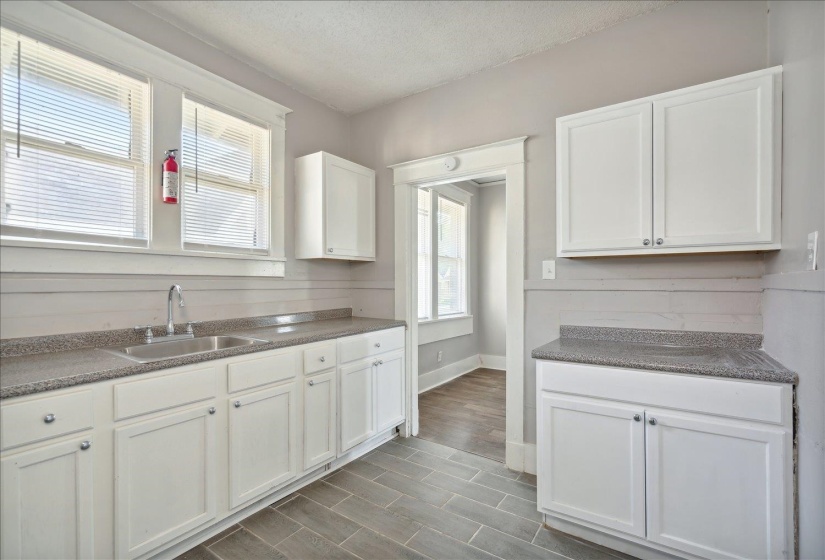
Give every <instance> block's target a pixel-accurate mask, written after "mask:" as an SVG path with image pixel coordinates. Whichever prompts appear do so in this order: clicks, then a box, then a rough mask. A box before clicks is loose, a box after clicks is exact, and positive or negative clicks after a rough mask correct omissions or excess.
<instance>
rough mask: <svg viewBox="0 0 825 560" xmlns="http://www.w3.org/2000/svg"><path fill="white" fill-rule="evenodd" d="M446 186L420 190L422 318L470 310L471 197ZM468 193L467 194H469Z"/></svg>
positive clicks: (419, 275) (419, 225)
mask: <svg viewBox="0 0 825 560" xmlns="http://www.w3.org/2000/svg"><path fill="white" fill-rule="evenodd" d="M462 193H464V191H461V190H460V189H457V188H456V187H452V186H451V185H445V186H442V187H433V188H432V189H420V190H419V192H418V318H419V320H421V321H427V320H437V319H446V318H451V317H459V316H464V315H467V313H468V307H469V306H468V303H467V302H468V290H467V230H468V222H467V219H468V212H467V210H468V201H467V200H468V198H469V196H467V199H465V200H464V201H459V200H457V199H458V198H464V197H463V196H461V194H462ZM465 194H466V193H465Z"/></svg>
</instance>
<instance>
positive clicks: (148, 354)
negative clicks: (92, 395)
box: [101, 335, 269, 364]
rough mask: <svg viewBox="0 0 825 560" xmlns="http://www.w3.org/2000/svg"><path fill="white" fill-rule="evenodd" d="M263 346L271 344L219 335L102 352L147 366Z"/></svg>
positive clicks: (110, 349)
mask: <svg viewBox="0 0 825 560" xmlns="http://www.w3.org/2000/svg"><path fill="white" fill-rule="evenodd" d="M261 344H269V341H268V340H261V339H259V338H247V337H243V336H229V335H219V336H202V337H199V338H187V339H184V340H170V341H168V342H153V343H151V344H133V345H130V346H115V347H113V348H101V350H105V351H106V352H110V353H112V354H115V355H116V356H120V357H122V358H128V359H130V360H133V361H135V362H139V363H141V364H145V363H149V362H157V361H159V360H168V359H170V358H181V357H184V356H191V355H194V354H203V353H204V352H214V351H216V350H226V349H228V348H238V347H243V346H259V345H261Z"/></svg>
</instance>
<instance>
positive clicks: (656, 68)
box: [351, 2, 767, 442]
mask: <svg viewBox="0 0 825 560" xmlns="http://www.w3.org/2000/svg"><path fill="white" fill-rule="evenodd" d="M766 27H767V5H766V3H765V2H680V3H677V4H674V5H672V6H668V7H666V8H664V9H662V10H659V11H657V12H654V13H652V14H647V15H644V16H640V17H638V18H634V19H632V20H629V21H626V22H624V23H622V24H620V25H616V26H614V27H611V28H609V29H606V30H603V31H600V32H598V33H595V34H592V35H589V36H586V37H583V38H581V39H577V40H575V41H572V42H570V43H567V44H565V45H561V46H559V47H556V48H554V49H551V50H550V51H547V52H544V53H540V54H536V55H533V56H529V57H526V58H523V59H521V60H518V61H515V62H512V63H509V64H506V65H504V66H499V67H497V68H493V69H491V70H487V71H484V72H480V73H478V74H475V75H473V76H470V77H467V78H465V79H462V80H459V81H457V82H453V83H450V84H446V85H444V86H441V87H438V88H435V89H432V90H429V91H425V92H422V93H419V94H416V95H413V96H411V97H408V98H406V99H402V100H400V101H397V102H394V103H392V104H389V105H386V106H383V107H378V108H376V109H373V110H370V111H367V112H365V113H362V114H359V115H356V116H354V117H353V119H352V137H351V149H352V151H351V154H352V156H353V157H354V158H355V159H356V161H359V162H360V163H362V164H364V165H367V166H369V167H371V168H373V169H375V170H376V171H377V173H378V175H377V180H378V201H377V204H378V228H379V229H378V231H379V235H378V238H379V239H378V262H376V263H369V264H358V265H355V266H354V267H353V279H354V280H356V281H361V282H376V284H375V287H376V288H378V289H369V290H357V291H356V292H354V294H353V300H354V302H355V305H356V308H365V309H369V310H370V311H372V312H376V313H383V314H384V316H387V317H389V316H391V315H392V313H393V293H392V284H391V281H392V279H393V262H394V261H393V222H392V216H393V189H392V174H391V172H390V170H388V169H387V166H388V165H390V164H394V163H399V162H403V161H408V160H411V159H416V158H421V157H426V156H430V155H434V154H438V153H443V152H447V151H451V150H457V149H461V148H467V147H470V146H476V145H480V144H485V143H489V142H495V141H498V140H503V139H506V138H513V137H516V136H522V135H529V137H530V138H529V139H528V140H527V143H526V155H527V164H526V173H527V176H526V189H527V190H526V213H527V223H526V235H527V246H526V254H527V262H526V270H525V279H526V284H525V287H526V293H525V298H526V309H527V314H526V317H525V333H526V334H525V339H526V340H525V348H524V352H525V355H526V356H527V359H526V362H525V363H526V364H527V367H526V372H525V376H526V378H525V403H526V410H525V439H526V441H527V442H534V441H535V407H534V402H535V389H534V386H535V364H534V362H533V360H532V359H530V358H529V351H530V349H532V348H534V347H536V346H538V345H540V344H542V343H544V342H547V341H549V340H552V339H553V338H555V337H556V336H557V335H558V332H559V324H561V323H573V324H589V325H614V326H628V327H662V328H672V329H680V328H684V329H704V330H722V331H742V332H757V333H758V332H761V331H762V315H761V307H760V302H761V293H760V292H761V284H760V280H759V279H760V277H761V276H762V273H763V266H764V265H763V257H762V256H761V255H758V254H731V255H715V256H676V257H657V258H618V259H616V258H614V259H585V260H570V259H559V260H558V261H557V280H555V281H542V280H540V278H541V261H542V260H544V259H548V258H553V257H554V256H555V220H554V216H555V156H554V154H555V119H556V117H559V116H562V115H565V114H570V113H575V112H577V111H583V110H586V109H592V108H595V107H601V106H604V105H609V104H611V103H617V102H621V101H626V100H629V99H634V98H637V97H642V96H645V95H650V94H655V93H659V92H663V91H668V90H672V89H676V88H679V87H683V86H690V85H694V84H698V83H702V82H706V81H710V80H714V79H718V78H724V77H728V76H732V75H735V74H740V73H743V72H749V71H752V70H758V69H760V68H764V67H765V66H766V53H767V31H766ZM445 56H449V54H445Z"/></svg>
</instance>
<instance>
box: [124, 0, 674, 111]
mask: <svg viewBox="0 0 825 560" xmlns="http://www.w3.org/2000/svg"><path fill="white" fill-rule="evenodd" d="M132 3H133V4H135V5H136V6H138V7H140V8H143V9H145V10H147V11H149V12H151V13H153V14H155V15H157V16H159V17H161V18H162V19H164V20H166V21H168V22H170V23H172V24H173V25H175V26H177V27H179V28H180V29H182V30H184V31H186V32H188V33H190V34H192V35H195V36H197V37H198V38H200V39H201V40H203V41H205V42H207V43H209V44H211V45H213V46H215V47H217V48H219V49H221V50H222V51H224V52H226V53H228V54H230V55H231V56H233V57H235V58H236V59H238V60H240V61H243V62H245V63H247V64H249V65H251V66H253V67H254V68H257V69H258V70H261V71H262V72H265V73H266V74H268V75H270V76H272V77H273V78H276V79H278V80H280V81H282V82H284V83H286V84H288V85H290V86H292V87H293V88H295V89H296V90H298V91H300V92H302V93H304V94H306V95H308V96H310V97H313V98H315V99H317V100H319V101H322V102H324V103H326V104H327V105H329V106H331V107H333V108H335V109H338V110H340V111H343V112H345V113H349V114H352V113H357V112H360V111H364V110H366V109H369V108H372V107H375V106H377V105H380V104H383V103H388V102H390V101H393V100H395V99H399V98H402V97H405V96H408V95H411V94H413V93H416V92H419V91H423V90H426V89H429V88H432V87H435V86H437V85H440V84H444V83H447V82H450V81H453V80H457V79H459V78H462V77H464V76H467V75H469V74H473V73H475V72H479V71H481V70H484V69H486V68H491V67H493V66H497V65H499V64H504V63H506V62H510V61H512V60H515V59H517V58H521V57H523V56H526V55H529V54H533V53H536V52H540V51H543V50H546V49H549V48H551V47H553V46H556V45H559V44H562V43H565V42H567V41H571V40H573V39H576V38H577V37H581V36H583V35H586V34H588V33H592V32H594V31H598V30H600V29H604V28H605V27H608V26H610V25H613V24H616V23H618V22H621V21H623V20H626V19H628V18H631V17H634V16H637V15H639V14H643V13H646V12H650V11H653V10H656V9H658V8H661V7H663V6H666V5H667V4H670V3H671V2H670V1H668V0H664V1H651V0H645V1H643V0H632V1H631V0H628V1H622V2H619V1H588V0H584V1H582V0H570V1H498V2H491V1H470V2H455V1H441V2H423V1H420V2H394V1H377V2H371V1H350V2H343V1H316V2H294V1H290V2H285V1H245V2H237V1H231V0H230V1H224V0H218V1H216V0H180V1H176V2H169V1H166V0H134V1H133V2H132Z"/></svg>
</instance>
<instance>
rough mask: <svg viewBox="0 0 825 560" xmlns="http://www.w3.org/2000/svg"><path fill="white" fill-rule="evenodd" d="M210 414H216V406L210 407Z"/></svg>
mask: <svg viewBox="0 0 825 560" xmlns="http://www.w3.org/2000/svg"><path fill="white" fill-rule="evenodd" d="M209 414H215V407H214V406H210V407H209Z"/></svg>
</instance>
